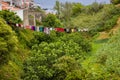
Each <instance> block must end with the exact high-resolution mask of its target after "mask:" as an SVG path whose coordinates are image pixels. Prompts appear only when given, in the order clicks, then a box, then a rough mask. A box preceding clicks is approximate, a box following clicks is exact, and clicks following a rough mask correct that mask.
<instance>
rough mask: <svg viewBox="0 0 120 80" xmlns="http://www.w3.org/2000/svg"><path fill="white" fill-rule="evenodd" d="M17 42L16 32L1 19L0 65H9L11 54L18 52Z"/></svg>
mask: <svg viewBox="0 0 120 80" xmlns="http://www.w3.org/2000/svg"><path fill="white" fill-rule="evenodd" d="M17 42H18V41H17V37H16V36H15V33H14V31H12V29H11V27H10V26H8V25H7V24H6V23H5V21H4V20H3V19H0V65H1V64H4V63H7V62H8V60H9V56H10V54H11V53H14V52H15V51H16V50H17V46H16V45H17Z"/></svg>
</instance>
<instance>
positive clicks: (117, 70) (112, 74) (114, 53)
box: [87, 31, 120, 80]
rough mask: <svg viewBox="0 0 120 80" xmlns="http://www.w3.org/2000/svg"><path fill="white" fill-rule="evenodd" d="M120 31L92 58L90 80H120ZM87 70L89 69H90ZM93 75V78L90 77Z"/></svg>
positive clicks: (89, 72) (89, 71)
mask: <svg viewBox="0 0 120 80" xmlns="http://www.w3.org/2000/svg"><path fill="white" fill-rule="evenodd" d="M119 43H120V31H119V33H117V34H116V35H115V36H113V37H112V38H111V39H110V40H109V41H108V43H106V44H104V45H103V46H102V47H101V48H100V49H99V50H98V51H97V53H96V54H95V55H94V56H93V57H92V60H91V62H90V63H89V65H88V66H89V67H88V68H91V70H87V71H88V79H96V80H99V79H105V80H109V79H112V80H119V79H120V63H119V61H120V52H119V47H120V44H119ZM88 68H87V69H88ZM89 75H91V76H92V77H91V76H89Z"/></svg>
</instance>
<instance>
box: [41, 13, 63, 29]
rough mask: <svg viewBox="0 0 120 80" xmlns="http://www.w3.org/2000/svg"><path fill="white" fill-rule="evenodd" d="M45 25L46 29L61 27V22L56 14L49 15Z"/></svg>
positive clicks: (45, 19)
mask: <svg viewBox="0 0 120 80" xmlns="http://www.w3.org/2000/svg"><path fill="white" fill-rule="evenodd" d="M43 25H44V26H46V27H61V22H60V20H59V19H57V17H56V16H55V15H54V14H48V15H47V16H46V17H45V18H44V19H43Z"/></svg>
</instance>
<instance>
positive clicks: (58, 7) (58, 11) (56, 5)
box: [54, 0, 61, 19]
mask: <svg viewBox="0 0 120 80" xmlns="http://www.w3.org/2000/svg"><path fill="white" fill-rule="evenodd" d="M54 9H55V10H56V11H57V15H58V18H59V19H60V14H61V10H60V9H61V5H60V2H59V1H58V0H56V4H55V6H54Z"/></svg>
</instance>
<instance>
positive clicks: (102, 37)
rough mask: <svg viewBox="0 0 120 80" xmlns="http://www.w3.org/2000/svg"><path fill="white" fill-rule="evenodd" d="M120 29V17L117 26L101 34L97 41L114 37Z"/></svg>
mask: <svg viewBox="0 0 120 80" xmlns="http://www.w3.org/2000/svg"><path fill="white" fill-rule="evenodd" d="M119 29H120V17H119V18H118V21H117V24H116V25H115V26H114V27H113V28H112V29H111V30H109V31H103V32H100V33H99V34H100V35H99V37H98V38H97V40H101V39H107V38H109V37H110V36H112V35H114V34H115V33H116V32H117V31H118V30H119Z"/></svg>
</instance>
